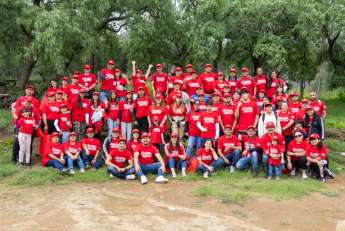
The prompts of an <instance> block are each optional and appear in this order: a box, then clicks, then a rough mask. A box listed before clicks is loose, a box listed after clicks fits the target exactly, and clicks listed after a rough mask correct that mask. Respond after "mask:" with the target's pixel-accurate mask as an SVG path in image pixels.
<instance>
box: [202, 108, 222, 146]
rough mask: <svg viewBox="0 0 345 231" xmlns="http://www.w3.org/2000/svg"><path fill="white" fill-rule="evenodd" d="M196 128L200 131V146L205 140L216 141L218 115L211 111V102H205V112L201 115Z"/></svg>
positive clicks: (217, 136) (217, 135)
mask: <svg viewBox="0 0 345 231" xmlns="http://www.w3.org/2000/svg"><path fill="white" fill-rule="evenodd" d="M197 126H198V128H199V129H200V131H201V133H200V138H201V143H202V144H203V143H204V142H205V140H206V139H212V140H218V138H219V122H218V113H217V112H214V111H212V102H207V105H206V111H205V112H202V113H201V115H200V119H199V121H198V122H197Z"/></svg>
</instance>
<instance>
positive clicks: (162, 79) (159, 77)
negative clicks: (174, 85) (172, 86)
mask: <svg viewBox="0 0 345 231" xmlns="http://www.w3.org/2000/svg"><path fill="white" fill-rule="evenodd" d="M151 81H152V82H153V87H154V89H155V91H157V90H160V91H161V92H162V93H163V94H164V93H165V92H166V91H167V89H168V81H169V76H168V74H167V73H164V72H162V73H158V72H155V73H153V74H152V75H151Z"/></svg>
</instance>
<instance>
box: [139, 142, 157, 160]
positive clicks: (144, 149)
mask: <svg viewBox="0 0 345 231" xmlns="http://www.w3.org/2000/svg"><path fill="white" fill-rule="evenodd" d="M135 151H136V152H139V157H138V159H139V163H140V164H144V165H147V164H153V163H155V162H156V154H159V152H158V150H157V148H156V147H155V146H153V145H152V144H149V145H148V146H144V145H143V144H140V145H138V147H137V149H136V150H135Z"/></svg>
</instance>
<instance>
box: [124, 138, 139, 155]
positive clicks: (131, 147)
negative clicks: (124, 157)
mask: <svg viewBox="0 0 345 231" xmlns="http://www.w3.org/2000/svg"><path fill="white" fill-rule="evenodd" d="M139 144H140V142H135V141H133V140H130V141H128V142H127V145H126V149H127V150H128V151H129V152H130V154H131V156H132V157H133V153H134V151H135V150H136V149H137V147H138V145H139Z"/></svg>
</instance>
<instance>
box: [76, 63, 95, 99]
mask: <svg viewBox="0 0 345 231" xmlns="http://www.w3.org/2000/svg"><path fill="white" fill-rule="evenodd" d="M83 69H84V73H81V74H79V80H78V85H79V87H80V88H81V89H84V90H85V94H86V95H87V97H88V98H89V97H91V95H92V92H93V91H94V90H95V87H96V85H97V77H96V75H95V74H94V73H91V66H90V65H88V64H85V65H84V67H83Z"/></svg>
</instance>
